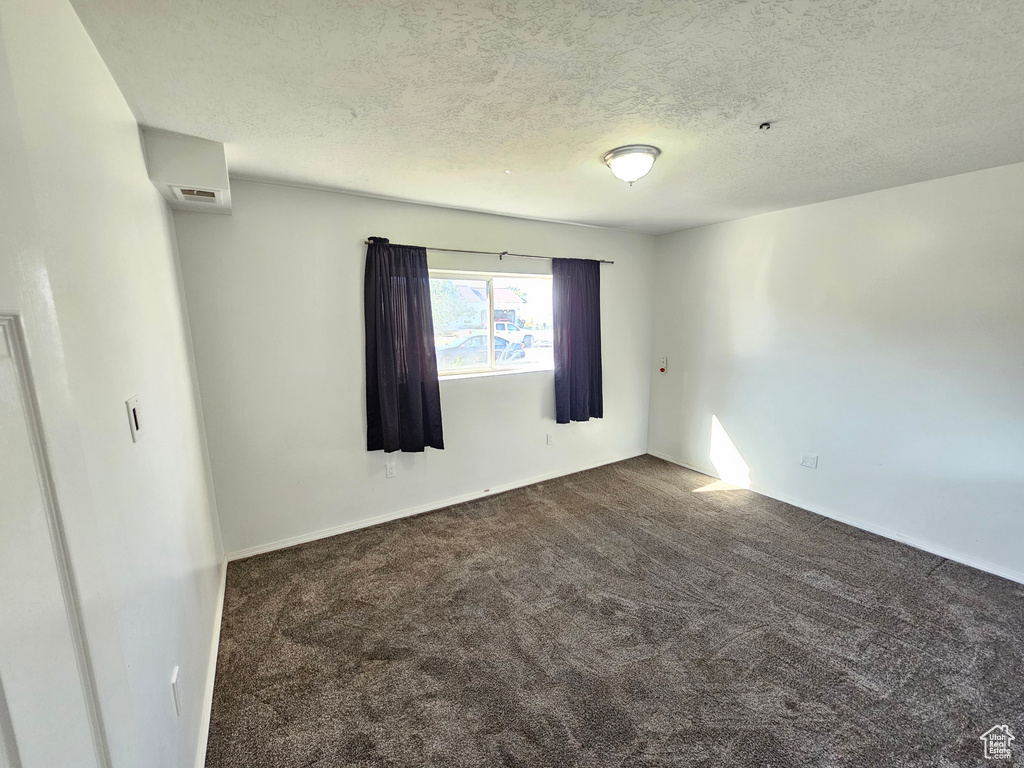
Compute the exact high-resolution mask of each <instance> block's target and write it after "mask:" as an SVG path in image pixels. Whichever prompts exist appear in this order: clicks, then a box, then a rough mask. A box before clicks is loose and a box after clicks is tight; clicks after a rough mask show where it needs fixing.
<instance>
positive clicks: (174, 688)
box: [171, 667, 181, 717]
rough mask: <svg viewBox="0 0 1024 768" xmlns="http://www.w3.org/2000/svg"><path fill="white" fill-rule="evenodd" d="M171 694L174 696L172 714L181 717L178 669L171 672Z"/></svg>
mask: <svg viewBox="0 0 1024 768" xmlns="http://www.w3.org/2000/svg"><path fill="white" fill-rule="evenodd" d="M171 694H172V695H173V696H174V714H175V715H177V716H178V717H181V694H179V693H178V668H177V667H175V668H174V671H173V672H171Z"/></svg>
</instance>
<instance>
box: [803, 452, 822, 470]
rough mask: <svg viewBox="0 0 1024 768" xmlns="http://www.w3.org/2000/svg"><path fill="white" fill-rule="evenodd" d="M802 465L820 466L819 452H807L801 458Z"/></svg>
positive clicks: (810, 467)
mask: <svg viewBox="0 0 1024 768" xmlns="http://www.w3.org/2000/svg"><path fill="white" fill-rule="evenodd" d="M800 466H801V467H807V468H808V469H817V468H818V454H816V453H805V454H804V456H803V458H802V459H801V460H800Z"/></svg>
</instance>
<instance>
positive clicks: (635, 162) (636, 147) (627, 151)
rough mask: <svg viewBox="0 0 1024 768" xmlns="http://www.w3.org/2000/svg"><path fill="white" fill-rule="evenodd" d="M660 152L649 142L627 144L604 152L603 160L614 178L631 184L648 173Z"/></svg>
mask: <svg viewBox="0 0 1024 768" xmlns="http://www.w3.org/2000/svg"><path fill="white" fill-rule="evenodd" d="M660 154H661V150H660V149H658V148H657V147H652V146H651V145H650V144H627V145H626V146H624V147H616V148H615V149H613V150H612V151H611V152H608V153H606V154H605V156H604V162H605V164H606V165H607V166H608V167H609V168H611V171H612V174H613V175H614V176H615V178H617V179H622V180H623V181H624V182H626V183H627V184H629V185H630V186H633V182H634V181H636V180H637V179H642V178H643V177H644V176H646V175H647V174H648V173H650V171H651V168H652V167H653V166H654V161H655V160H657V159H658V155H660Z"/></svg>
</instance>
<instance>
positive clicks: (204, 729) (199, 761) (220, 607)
mask: <svg viewBox="0 0 1024 768" xmlns="http://www.w3.org/2000/svg"><path fill="white" fill-rule="evenodd" d="M227 581H228V560H227V558H224V560H223V562H221V565H220V585H219V591H218V594H217V610H216V611H215V613H214V617H213V618H214V624H213V637H212V639H211V643H210V663H209V665H208V666H207V668H206V689H205V690H204V691H203V714H202V717H201V718H200V720H199V745H198V747H197V749H196V768H205V766H206V744H207V741H209V738H210V717H211V716H212V715H213V682H214V678H215V677H216V675H217V651H218V649H219V648H220V624H221V619H223V617H224V592H225V590H226V589H227Z"/></svg>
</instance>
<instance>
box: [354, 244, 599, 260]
mask: <svg viewBox="0 0 1024 768" xmlns="http://www.w3.org/2000/svg"><path fill="white" fill-rule="evenodd" d="M364 244H365V245H369V244H370V241H369V240H366V241H365V243H364ZM427 250H428V251H444V252H445V253H478V254H480V255H481V256H497V257H498V258H499V259H503V258H505V257H506V256H515V257H516V258H519V259H544V260H545V261H551V260H552V259H553V258H554V257H553V256H531V255H530V254H528V253H509V252H508V251H463V250H461V249H459V248H431V247H429V246H427ZM597 261H598V263H599V264H614V263H615V262H614V261H606V260H605V259H598V260H597Z"/></svg>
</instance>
